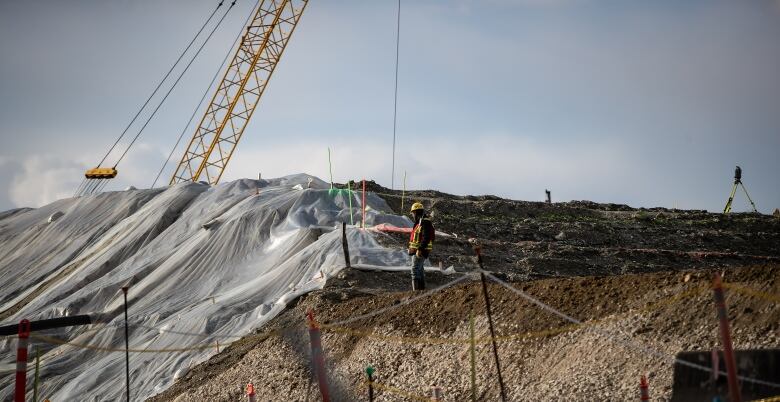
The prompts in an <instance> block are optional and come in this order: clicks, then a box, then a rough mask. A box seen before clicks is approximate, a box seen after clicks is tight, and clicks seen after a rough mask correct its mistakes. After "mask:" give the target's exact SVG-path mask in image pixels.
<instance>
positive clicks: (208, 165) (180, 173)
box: [170, 0, 308, 185]
mask: <svg viewBox="0 0 780 402" xmlns="http://www.w3.org/2000/svg"><path fill="white" fill-rule="evenodd" d="M307 4H308V0H261V1H260V3H259V5H258V7H257V11H256V13H255V15H254V17H253V18H252V20H251V22H250V23H249V25H248V26H247V28H246V33H245V34H244V36H243V37H242V39H241V43H240V45H239V46H238V49H237V50H236V53H235V55H234V56H233V59H232V61H231V63H230V66H229V67H228V69H227V70H226V71H225V75H224V77H223V78H222V81H221V82H220V84H219V86H218V87H217V91H216V93H214V97H213V98H212V100H211V103H210V104H209V106H208V108H207V109H206V113H205V114H204V116H203V118H202V119H201V121H200V124H199V125H198V128H197V129H196V130H195V134H194V135H193V136H192V139H191V140H190V142H189V145H188V146H187V150H186V151H185V153H184V155H183V156H182V158H181V161H180V162H179V165H178V166H177V167H176V170H175V171H174V173H173V177H171V181H170V184H175V183H179V182H183V181H199V180H204V181H207V182H208V183H209V184H212V185H214V184H217V183H218V182H219V179H220V178H221V177H222V173H223V172H224V170H225V167H226V166H227V164H228V162H229V161H230V158H231V157H232V156H233V152H235V150H236V145H238V141H239V140H240V139H241V135H242V134H243V133H244V129H245V128H246V125H247V123H249V119H250V118H251V117H252V114H253V113H254V111H255V109H256V108H257V104H258V102H259V101H260V97H261V96H262V95H263V92H264V91H265V88H266V85H268V80H269V79H270V78H271V75H272V74H273V72H274V69H276V65H277V64H278V63H279V59H280V58H281V57H282V53H283V52H284V49H285V47H286V46H287V42H288V41H289V40H290V36H292V33H293V31H294V30H295V27H296V25H297V24H298V21H299V20H300V18H301V14H303V10H304V9H305V8H306V5H307ZM202 177H203V179H201V178H202Z"/></svg>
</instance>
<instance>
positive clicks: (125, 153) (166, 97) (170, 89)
mask: <svg viewBox="0 0 780 402" xmlns="http://www.w3.org/2000/svg"><path fill="white" fill-rule="evenodd" d="M235 5H236V0H233V2H232V3H230V7H228V9H227V10H226V11H225V13H224V14H222V17H221V18H220V19H219V21H218V22H217V24H216V25H214V28H212V29H211V32H209V35H208V36H207V37H206V40H204V41H203V43H201V45H200V47H198V50H197V51H196V52H195V54H194V55H193V56H192V59H190V61H189V63H187V65H186V66H185V67H184V70H182V72H181V73H180V74H179V76H178V77H177V78H176V81H174V82H173V85H171V87H170V88H169V89H168V92H166V93H165V96H163V98H162V99H161V100H160V103H159V104H158V105H157V107H155V108H154V110H153V111H152V114H151V115H149V118H148V119H146V122H145V123H144V125H143V126H141V129H140V130H138V134H136V135H135V137H133V140H132V141H130V144H129V145H128V146H127V148H125V152H123V153H122V155H121V156H120V157H119V159H117V161H116V163H115V164H114V168H116V167H117V166H118V165H119V162H121V161H122V159H124V157H125V155H127V152H128V151H129V150H130V148H131V147H132V146H133V144H135V141H136V140H138V137H140V136H141V133H143V131H144V129H146V126H147V125H149V122H150V121H152V118H154V116H155V114H157V111H158V110H160V107H161V106H162V105H163V103H165V100H166V99H168V96H169V95H170V94H171V92H173V89H174V88H176V85H177V84H178V83H179V81H180V80H181V78H182V77H184V74H185V73H186V72H187V70H189V68H190V66H191V65H192V63H193V62H194V61H195V59H197V58H198V55H199V54H200V52H201V51H202V50H203V48H204V47H206V44H207V43H208V42H209V40H210V39H211V37H212V36H214V32H216V31H217V28H219V26H220V25H222V21H224V20H225V17H227V15H228V14H229V13H230V10H232V9H233V6H235Z"/></svg>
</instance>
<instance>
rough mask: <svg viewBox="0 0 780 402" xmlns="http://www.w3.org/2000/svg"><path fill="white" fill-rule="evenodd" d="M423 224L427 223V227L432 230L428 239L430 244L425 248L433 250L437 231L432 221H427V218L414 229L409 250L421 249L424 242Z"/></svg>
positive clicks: (410, 237)
mask: <svg viewBox="0 0 780 402" xmlns="http://www.w3.org/2000/svg"><path fill="white" fill-rule="evenodd" d="M423 223H427V225H426V226H428V227H429V228H430V229H429V233H428V237H429V239H430V240H429V241H428V244H427V245H426V246H425V249H426V250H428V251H430V250H433V240H434V239H435V238H436V231H434V230H433V224H432V223H431V221H430V219H425V218H423V220H422V221H421V222H420V223H417V224H415V225H414V227H413V228H412V233H411V235H410V236H409V248H414V249H419V248H420V243H421V241H422V231H423Z"/></svg>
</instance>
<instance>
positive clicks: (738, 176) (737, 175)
mask: <svg viewBox="0 0 780 402" xmlns="http://www.w3.org/2000/svg"><path fill="white" fill-rule="evenodd" d="M737 186H742V190H743V191H744V192H745V195H746V196H747V199H748V201H750V205H751V206H753V212H755V213H758V210H757V209H756V204H754V203H753V200H752V199H751V198H750V194H748V192H747V189H746V188H745V185H744V184H742V168H741V167H739V166H737V168H736V169H734V185H733V186H732V187H731V194H729V200H728V201H726V208H723V213H724V214H727V213H729V212H731V202H732V201H734V195H735V194H736V193H737Z"/></svg>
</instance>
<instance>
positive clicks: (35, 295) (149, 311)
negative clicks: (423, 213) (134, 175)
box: [0, 174, 411, 401]
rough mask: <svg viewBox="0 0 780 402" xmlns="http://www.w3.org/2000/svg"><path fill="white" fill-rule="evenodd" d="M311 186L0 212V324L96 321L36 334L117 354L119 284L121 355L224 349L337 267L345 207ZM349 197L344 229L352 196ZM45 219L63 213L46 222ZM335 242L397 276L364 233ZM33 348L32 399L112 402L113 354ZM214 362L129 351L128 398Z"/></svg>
mask: <svg viewBox="0 0 780 402" xmlns="http://www.w3.org/2000/svg"><path fill="white" fill-rule="evenodd" d="M310 177H311V176H308V175H303V174H301V175H294V176H288V177H284V178H281V179H273V180H247V179H244V180H237V181H234V182H230V183H224V184H220V185H218V186H216V187H209V186H207V185H204V184H200V183H183V184H177V185H175V186H172V187H169V188H166V189H153V190H129V191H124V192H112V193H103V194H99V195H94V196H88V197H82V198H73V199H66V200H60V201H57V202H54V203H52V204H50V205H47V206H44V207H41V208H38V209H33V210H20V211H18V212H15V213H8V214H0V270H1V271H2V275H3V278H4V281H2V282H0V305H1V307H0V314H2V315H3V319H2V321H3V322H4V323H9V322H10V323H13V322H18V321H19V320H21V319H22V318H27V319H30V320H35V319H43V318H51V317H59V316H63V315H76V314H90V313H100V314H103V315H104V316H105V317H106V322H107V324H106V325H104V326H101V325H97V326H93V327H91V328H88V327H72V328H63V329H58V330H49V331H44V332H42V333H41V335H46V336H51V337H55V338H60V339H65V340H68V341H69V342H72V343H77V344H88V345H93V346H99V347H103V348H115V349H120V350H122V349H123V348H124V327H123V323H124V316H123V303H122V292H121V287H122V286H125V285H128V286H130V290H129V293H128V299H129V305H130V307H129V315H130V319H129V321H130V348H131V349H144V348H146V349H166V348H185V347H189V346H198V345H209V344H212V345H213V344H215V343H216V342H219V343H220V344H223V345H224V344H225V343H228V342H230V341H233V340H235V339H236V338H235V337H233V338H229V337H226V336H231V335H232V336H242V335H246V334H249V333H250V332H251V330H252V329H254V328H256V327H259V326H261V325H262V324H263V323H265V322H267V321H268V320H270V319H271V318H273V317H274V316H276V315H277V314H278V313H279V312H280V311H282V310H283V309H284V307H285V305H286V303H287V302H289V301H290V300H293V299H294V298H296V297H298V296H300V295H302V294H305V293H306V292H309V291H311V290H314V289H318V288H321V287H322V286H323V285H324V282H325V279H324V278H327V277H329V276H332V275H334V274H336V273H337V272H338V271H339V270H341V269H342V268H343V266H344V261H343V254H342V249H341V231H340V230H334V229H336V228H337V227H338V228H339V229H340V223H341V222H349V218H350V216H349V199H348V198H347V195H345V192H339V193H338V194H335V195H329V194H328V191H327V188H328V186H327V185H326V183H325V182H323V181H321V180H319V179H316V178H312V179H313V180H312V183H311V188H306V187H308V186H309V185H308V181H309V178H310ZM296 185H300V186H298V188H294V187H295V186H296ZM301 187H303V188H305V189H301ZM258 192H259V194H257V193H258ZM353 196H354V197H353V199H352V205H353V207H355V209H354V210H353V212H354V216H353V219H354V221H355V222H356V223H357V222H359V221H360V219H361V216H360V202H361V197H359V193H357V192H356V193H353ZM366 203H367V205H368V206H370V208H367V209H368V211H369V212H368V213H367V218H366V221H367V222H366V224H367V225H373V224H379V223H388V224H391V225H394V226H399V227H403V226H407V227H408V226H409V225H411V222H410V221H409V219H408V218H405V217H400V216H395V215H392V214H391V213H389V211H390V210H389V208H388V207H387V205H386V204H385V203H384V201H383V200H382V199H381V198H379V197H377V196H375V195H373V194H367V197H366ZM57 211H61V212H62V213H63V215H62V216H61V217H60V218H59V219H57V220H55V221H53V222H51V223H49V222H48V218H49V216H51V215H52V214H53V213H55V212H57ZM206 224H208V225H206ZM204 225H206V226H207V227H205V228H204ZM347 234H348V239H349V244H350V255H351V258H352V262H353V263H354V264H366V265H370V266H375V267H383V266H384V267H388V268H389V269H398V268H400V267H402V266H405V265H407V261H408V257H407V256H406V255H405V253H404V252H403V251H402V250H389V249H385V248H383V247H381V246H379V244H378V243H376V241H375V240H374V239H373V237H372V236H371V234H370V233H368V232H367V231H363V230H360V229H357V228H354V227H350V228H349V229H348V232H347ZM393 267H394V268H393ZM185 333H192V334H202V335H197V336H195V335H192V334H185ZM32 344H33V345H36V344H37V345H40V346H41V347H42V348H43V350H44V351H45V353H44V354H43V356H42V359H41V378H42V381H43V382H42V384H41V387H40V392H41V395H43V396H44V397H47V398H50V399H51V400H55V401H65V400H95V401H97V400H101V401H102V400H119V399H121V398H122V397H123V394H124V392H125V388H124V381H125V376H124V364H125V363H124V352H123V351H120V352H106V351H100V350H93V349H86V348H79V347H74V346H68V345H58V346H56V345H55V346H51V345H45V344H43V343H41V342H40V341H37V340H35V339H32ZM0 347H1V348H0V353H1V354H2V360H0V361H1V362H2V368H0V371H4V372H5V371H6V370H8V369H11V370H13V366H12V364H13V362H14V361H15V339H14V338H13V337H7V338H5V339H3V340H1V341H0ZM215 353H216V350H215V348H207V349H203V350H191V351H186V352H175V353H131V355H130V357H131V358H130V372H131V390H132V398H133V400H142V399H145V398H147V397H149V396H152V395H154V394H156V393H159V392H161V391H163V390H164V389H165V388H167V387H168V386H169V385H170V384H171V383H172V382H173V380H174V378H175V377H177V376H180V375H182V374H184V372H186V370H187V368H188V367H190V366H191V365H194V364H197V363H199V362H202V361H205V360H207V359H208V358H209V357H210V356H212V355H213V354H215ZM12 392H13V375H12V374H4V375H3V376H2V377H1V379H0V396H2V398H3V399H4V400H6V399H10V398H11V395H12Z"/></svg>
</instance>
